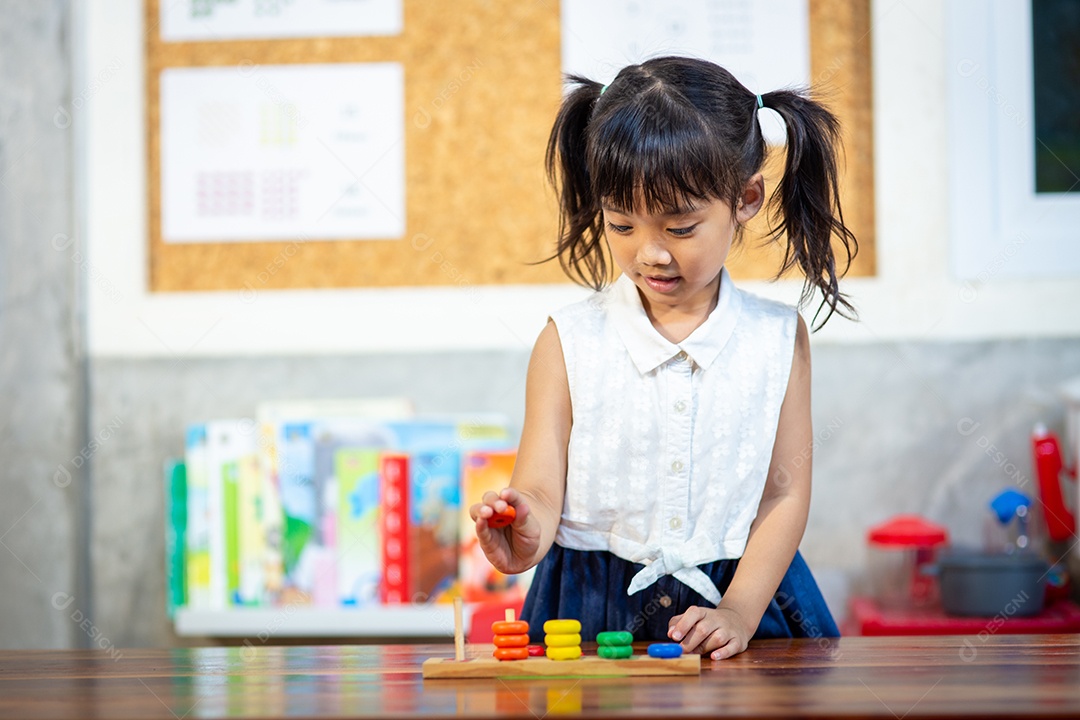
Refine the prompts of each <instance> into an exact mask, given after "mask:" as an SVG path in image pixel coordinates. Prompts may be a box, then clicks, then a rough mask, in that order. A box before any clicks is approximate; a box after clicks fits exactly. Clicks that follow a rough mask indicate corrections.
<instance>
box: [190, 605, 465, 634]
mask: <svg viewBox="0 0 1080 720" xmlns="http://www.w3.org/2000/svg"><path fill="white" fill-rule="evenodd" d="M470 617H471V612H470V609H469V607H468V606H466V607H465V612H464V618H463V620H464V625H465V627H464V630H465V632H466V633H467V632H468V631H469V625H470V623H469V621H470ZM173 622H174V629H175V631H176V634H177V635H180V636H185V637H234V638H235V637H250V638H260V639H262V638H263V637H266V640H264V642H273V638H276V637H290V638H292V637H358V638H360V637H363V638H389V637H393V638H435V637H446V638H452V637H453V636H454V606H453V605H438V606H402V607H391V606H380V607H374V608H370V609H359V608H358V609H350V608H329V607H308V606H305V607H289V606H285V607H267V608H257V607H251V608H244V607H239V608H227V609H221V610H208V609H194V608H186V607H181V608H177V609H176V615H175V617H174V620H173Z"/></svg>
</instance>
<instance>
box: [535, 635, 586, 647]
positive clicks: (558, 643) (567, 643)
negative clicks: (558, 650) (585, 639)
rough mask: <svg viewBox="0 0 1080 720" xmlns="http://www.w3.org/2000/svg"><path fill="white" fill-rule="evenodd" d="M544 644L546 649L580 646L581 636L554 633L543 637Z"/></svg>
mask: <svg viewBox="0 0 1080 720" xmlns="http://www.w3.org/2000/svg"><path fill="white" fill-rule="evenodd" d="M544 644H545V645H547V646H548V647H574V646H575V645H580V644H581V635H579V634H577V633H574V634H573V635H571V634H569V633H555V634H553V635H545V636H544Z"/></svg>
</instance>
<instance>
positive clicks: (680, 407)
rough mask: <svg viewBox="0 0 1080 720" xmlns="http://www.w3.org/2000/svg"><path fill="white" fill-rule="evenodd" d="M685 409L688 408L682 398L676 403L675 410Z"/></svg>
mask: <svg viewBox="0 0 1080 720" xmlns="http://www.w3.org/2000/svg"><path fill="white" fill-rule="evenodd" d="M685 409H686V403H684V402H683V401H682V400H680V401H679V402H677V403H675V412H682V411H683V410H685Z"/></svg>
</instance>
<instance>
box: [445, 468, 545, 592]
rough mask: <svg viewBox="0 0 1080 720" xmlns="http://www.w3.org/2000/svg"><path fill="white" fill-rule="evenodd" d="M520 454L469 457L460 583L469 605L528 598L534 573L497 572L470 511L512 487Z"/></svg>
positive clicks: (464, 489)
mask: <svg viewBox="0 0 1080 720" xmlns="http://www.w3.org/2000/svg"><path fill="white" fill-rule="evenodd" d="M516 459H517V452H516V451H514V450H504V451H488V450H477V451H471V452H468V453H466V454H465V460H464V462H463V468H462V488H461V514H460V522H461V551H460V553H461V557H460V566H459V573H458V579H459V580H460V582H461V594H462V597H464V598H465V601H466V602H489V601H490V602H506V603H516V602H518V601H521V600H523V599H524V597H525V591H526V590H528V587H529V582H530V581H531V579H532V574H533V573H532V571H531V570H530V571H528V572H526V573H522V574H520V575H506V574H504V573H502V572H499V571H498V570H496V569H495V568H494V567H493V566H492V565H491V563H490V562H488V559H487V557H486V556H485V555H484V551H483V550H481V549H480V542H479V541H478V540H477V539H476V531H475V525H476V523H475V522H474V521H473V519H472V518H471V517H470V516H469V507H470V506H472V505H474V504H476V503H478V502H480V501H481V500H482V499H483V497H484V493H485V492H487V491H488V490H492V491H495V492H498V491H499V490H501V489H502V488H504V487H508V486H509V485H510V478H511V476H512V475H513V472H514V462H515V460H516Z"/></svg>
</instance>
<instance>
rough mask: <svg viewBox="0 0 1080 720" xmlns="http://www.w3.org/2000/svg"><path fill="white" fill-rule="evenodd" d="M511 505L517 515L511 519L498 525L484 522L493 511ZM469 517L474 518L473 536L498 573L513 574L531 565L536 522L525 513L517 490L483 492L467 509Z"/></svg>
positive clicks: (537, 543) (537, 532)
mask: <svg viewBox="0 0 1080 720" xmlns="http://www.w3.org/2000/svg"><path fill="white" fill-rule="evenodd" d="M507 507H513V508H514V511H515V512H516V513H517V515H516V516H515V517H514V521H513V522H512V523H510V524H509V525H507V526H506V527H502V528H493V527H491V526H490V525H489V524H488V520H490V519H491V518H492V517H493V516H494V515H495V514H496V513H503V512H506V509H507ZM469 516H470V517H471V518H472V519H473V520H475V521H476V538H477V540H479V541H480V548H481V549H482V550H483V551H484V555H486V556H487V559H488V561H489V562H490V563H491V564H492V565H494V566H495V569H496V570H498V571H499V572H503V573H506V574H507V575H514V574H517V573H520V572H525V571H526V570H528V569H529V568H531V567H532V566H533V565H534V564H535V563H534V558H535V557H536V551H537V550H538V549H539V547H540V523H539V522H537V520H536V518H534V517H532V515H531V514H530V513H529V506H528V504H527V503H526V502H525V501H524V500H523V499H522V496H521V493H519V492H518V491H517V490H514V489H513V488H503V489H502V490H501V491H500V492H499V493H497V494H496V493H494V492H491V491H490V490H489V491H488V492H486V493H484V498H483V501H482V502H479V503H477V504H475V505H473V506H472V507H470V508H469Z"/></svg>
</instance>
